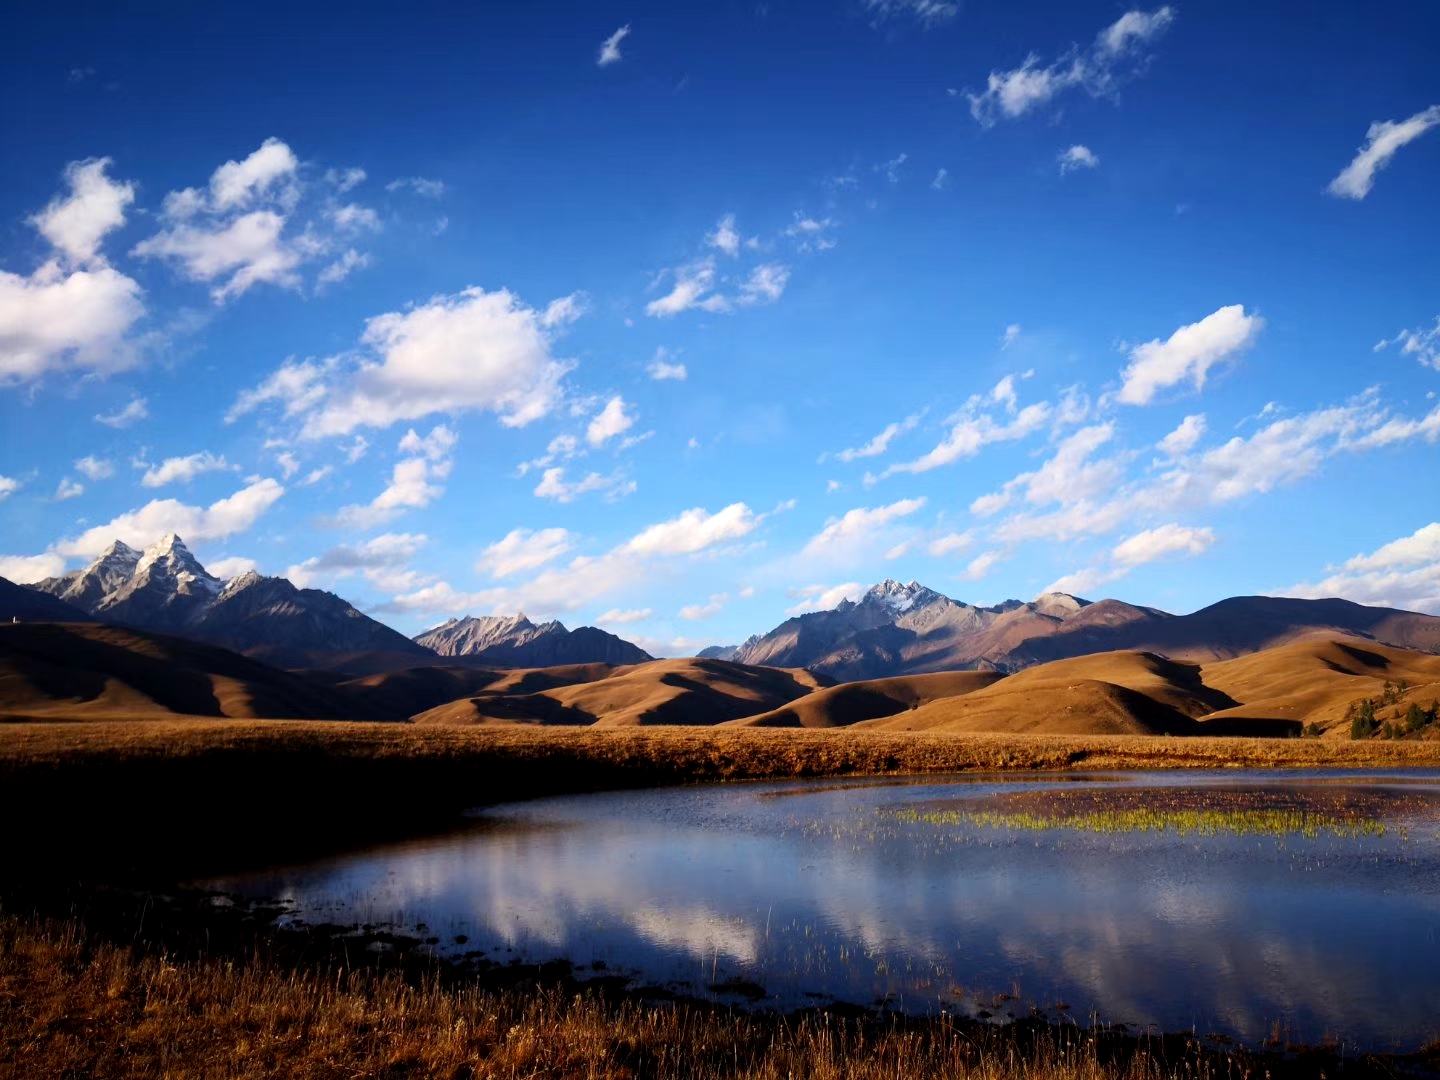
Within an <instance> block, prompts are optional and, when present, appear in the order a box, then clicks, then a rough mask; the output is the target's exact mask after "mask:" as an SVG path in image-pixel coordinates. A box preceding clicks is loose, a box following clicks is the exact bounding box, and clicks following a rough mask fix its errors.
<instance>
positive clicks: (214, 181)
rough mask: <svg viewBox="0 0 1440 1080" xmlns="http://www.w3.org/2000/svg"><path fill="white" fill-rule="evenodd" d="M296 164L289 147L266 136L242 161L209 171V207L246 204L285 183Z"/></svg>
mask: <svg viewBox="0 0 1440 1080" xmlns="http://www.w3.org/2000/svg"><path fill="white" fill-rule="evenodd" d="M299 167H300V162H299V159H297V158H296V157H295V153H294V151H292V150H291V149H290V147H289V146H287V145H286V144H285V143H283V142H281V141H280V140H279V139H276V138H269V139H266V140H265V141H264V142H263V143H261V144H260V148H259V149H258V150H256V151H255V152H254V153H252V154H251V155H250V156H249V157H247V158H246V159H245V160H244V161H227V162H226V163H225V164H224V165H221V166H220V167H219V168H218V169H216V170H215V172H214V173H212V174H211V176H210V206H211V207H212V208H213V209H215V210H233V209H236V208H239V207H244V206H249V205H250V204H251V203H252V202H254V201H255V200H256V199H257V198H259V197H260V196H263V195H267V194H270V193H271V192H272V191H274V190H275V189H276V188H277V187H286V186H288V185H289V184H290V183H291V182H292V181H293V179H294V177H295V172H296V170H297V169H298V168H299ZM284 198H285V199H287V200H288V199H290V198H291V196H284ZM186 201H187V202H188V200H186Z"/></svg>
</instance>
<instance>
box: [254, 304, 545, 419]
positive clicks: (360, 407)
mask: <svg viewBox="0 0 1440 1080" xmlns="http://www.w3.org/2000/svg"><path fill="white" fill-rule="evenodd" d="M543 319H544V315H543V313H542V312H540V311H537V310H536V309H534V308H531V307H527V306H526V305H525V304H523V303H521V302H520V301H519V299H517V298H516V297H515V295H514V294H513V293H511V292H509V291H507V290H504V289H502V290H500V291H498V292H486V291H485V290H484V289H479V288H469V289H465V290H463V291H462V292H459V293H455V294H453V295H450V296H437V297H434V298H432V299H431V300H429V301H428V302H426V303H424V304H421V305H419V306H418V307H412V308H410V309H408V310H406V311H403V312H389V313H387V314H384V315H377V316H375V317H374V318H372V319H370V320H368V321H367V322H366V324H365V332H364V334H363V335H362V336H361V339H360V340H361V344H362V345H363V346H365V347H367V348H368V349H369V350H370V353H369V354H368V355H364V356H362V357H361V358H360V359H359V360H358V361H356V362H355V363H353V364H352V365H348V366H347V365H344V364H342V363H341V362H340V361H329V362H326V363H324V364H316V363H312V362H305V363H299V364H297V363H290V364H287V365H285V366H284V367H282V368H281V369H280V370H279V371H277V372H276V373H275V374H273V375H271V376H270V377H269V378H268V379H266V380H265V382H263V383H261V384H260V386H259V387H257V388H256V389H254V390H251V391H247V392H246V393H244V394H241V395H240V397H239V399H237V401H236V403H235V405H234V406H233V407H232V408H231V410H230V412H229V414H228V416H227V418H228V419H234V418H235V417H237V416H240V415H243V414H244V413H246V412H248V411H250V410H251V409H254V408H256V407H257V406H259V405H261V404H266V403H271V402H276V403H283V405H284V411H285V415H287V416H294V415H299V414H305V417H306V419H305V424H304V427H303V430H302V434H303V435H305V436H306V437H310V438H319V437H324V436H329V435H345V434H348V433H350V432H352V431H354V430H355V429H356V428H358V427H381V428H383V427H388V426H389V425H391V424H393V423H395V422H397V421H400V420H418V419H420V418H421V417H424V416H428V415H431V414H433V413H450V414H455V413H460V412H466V411H489V412H494V413H496V414H498V415H499V417H500V422H501V423H502V424H504V425H505V426H507V427H521V426H523V425H525V424H528V423H531V422H532V421H534V420H538V419H539V418H540V417H542V416H545V415H546V414H547V413H549V412H550V411H551V410H552V409H554V408H555V407H556V406H557V405H558V404H559V401H560V397H561V389H560V382H561V379H562V378H563V377H564V375H565V373H566V371H567V370H569V368H568V365H567V364H565V363H564V362H562V361H559V360H556V359H555V358H554V357H553V356H552V355H551V351H550V350H551V337H550V335H549V334H548V333H547V332H546V328H545V326H544V323H543Z"/></svg>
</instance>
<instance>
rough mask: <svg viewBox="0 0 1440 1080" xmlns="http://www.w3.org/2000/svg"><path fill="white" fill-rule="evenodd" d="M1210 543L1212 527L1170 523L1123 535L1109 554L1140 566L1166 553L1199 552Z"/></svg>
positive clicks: (1126, 564)
mask: <svg viewBox="0 0 1440 1080" xmlns="http://www.w3.org/2000/svg"><path fill="white" fill-rule="evenodd" d="M1214 543H1215V530H1214V529H1211V528H1208V527H1207V528H1201V529H1195V528H1188V527H1186V526H1183V525H1176V524H1173V523H1172V524H1169V525H1161V526H1159V527H1158V528H1154V529H1146V530H1145V531H1144V532H1138V533H1136V534H1135V535H1134V536H1131V537H1127V538H1126V539H1124V540H1122V541H1120V543H1118V544H1116V545H1115V547H1114V549H1113V550H1112V551H1111V552H1110V557H1111V558H1113V559H1114V560H1115V561H1116V562H1117V563H1119V564H1120V565H1122V566H1127V567H1129V566H1141V565H1143V564H1145V563H1151V562H1154V561H1155V560H1156V559H1163V558H1165V557H1166V556H1168V555H1187V556H1194V555H1203V554H1204V553H1205V552H1206V551H1208V550H1210V547H1211V545H1212V544H1214Z"/></svg>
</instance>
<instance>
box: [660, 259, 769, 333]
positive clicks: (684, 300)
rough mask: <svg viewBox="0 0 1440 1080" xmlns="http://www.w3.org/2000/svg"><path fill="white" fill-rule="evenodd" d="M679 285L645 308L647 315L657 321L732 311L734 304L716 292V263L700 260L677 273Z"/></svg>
mask: <svg viewBox="0 0 1440 1080" xmlns="http://www.w3.org/2000/svg"><path fill="white" fill-rule="evenodd" d="M668 273H671V274H673V275H674V278H675V285H674V287H673V288H672V289H671V290H670V291H669V292H668V293H666V294H665V295H664V296H661V297H657V298H656V299H654V300H651V301H650V302H649V303H648V304H646V305H645V314H647V315H649V316H651V317H652V318H656V319H665V318H669V317H670V316H672V315H679V314H680V313H681V312H682V311H689V310H690V309H691V308H699V309H700V310H701V311H714V312H718V311H728V310H730V301H729V300H727V299H726V298H725V297H724V296H722V295H721V294H720V293H717V292H714V291H713V290H714V288H715V260H714V259H709V258H706V259H700V260H698V261H696V262H693V263H689V264H688V265H685V266H677V267H676V268H675V269H674V270H673V271H668ZM782 287H783V286H782Z"/></svg>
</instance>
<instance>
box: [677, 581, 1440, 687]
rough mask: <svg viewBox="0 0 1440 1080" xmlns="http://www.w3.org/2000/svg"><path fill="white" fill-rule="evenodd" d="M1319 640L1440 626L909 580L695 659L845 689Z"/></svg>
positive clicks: (1373, 612)
mask: <svg viewBox="0 0 1440 1080" xmlns="http://www.w3.org/2000/svg"><path fill="white" fill-rule="evenodd" d="M1321 632H1323V633H1329V634H1334V633H1339V634H1346V635H1354V636H1360V637H1367V638H1371V639H1373V640H1375V641H1378V642H1381V643H1383V644H1388V645H1394V646H1397V647H1399V648H1406V649H1418V650H1420V651H1423V652H1437V651H1440V618H1435V617H1433V616H1430V615H1420V614H1416V613H1414V612H1408V611H1396V610H1393V609H1390V608H1372V607H1363V606H1361V605H1359V604H1352V603H1350V602H1349V601H1348V600H1292V599H1285V598H1280V597H1268V596H1242V597H1233V598H1231V599H1229V600H1222V601H1220V602H1219V603H1218V604H1213V605H1211V606H1210V607H1207V608H1204V609H1202V610H1200V611H1197V612H1194V613H1193V614H1190V615H1171V614H1169V613H1167V612H1164V611H1160V610H1158V609H1157V608H1149V607H1136V606H1135V605H1133V604H1126V603H1124V602H1123V601H1120V600H1101V601H1099V602H1095V603H1092V602H1091V601H1089V600H1082V599H1081V598H1079V597H1077V596H1071V595H1070V594H1068V593H1058V592H1056V593H1046V594H1044V595H1043V596H1040V597H1038V598H1037V599H1035V600H1033V601H1031V602H1030V603H1028V604H1027V603H1022V602H1021V601H1019V600H1006V601H1005V602H1004V603H1001V604H996V605H994V606H993V607H975V606H973V605H971V604H966V603H963V602H961V601H958V600H952V599H950V598H949V597H948V596H944V595H942V594H940V593H938V592H936V591H934V590H933V589H928V588H926V587H925V586H923V585H920V584H918V583H917V582H914V581H912V582H910V583H909V584H908V585H907V584H901V583H900V582H898V581H890V580H886V581H883V582H881V583H880V584H879V585H876V586H874V587H872V588H871V589H869V590H868V591H867V592H866V593H865V594H864V596H862V597H861V598H860V599H859V600H858V601H850V600H845V601H842V602H841V603H840V605H839V606H838V607H836V608H834V609H832V610H830V611H814V612H809V613H807V614H804V615H799V616H796V617H795V618H792V619H787V620H786V621H785V622H783V623H781V624H780V625H779V626H777V627H776V628H775V629H774V630H771V631H770V632H769V633H767V634H759V635H756V636H754V637H751V638H749V639H748V640H747V641H745V642H744V643H743V644H741V645H734V646H712V647H711V648H709V649H706V650H704V651H703V652H702V653H701V654H700V655H701V656H702V657H707V658H713V659H720V660H733V661H735V662H737V663H741V664H752V665H757V664H758V665H765V666H770V667H804V668H808V669H810V670H811V671H815V672H819V673H822V674H825V675H828V676H830V677H832V678H834V679H837V680H840V681H842V682H843V681H854V680H859V679H879V678H887V677H890V676H895V675H915V674H922V673H926V672H934V671H957V670H981V671H984V670H995V671H1018V670H1021V669H1023V668H1027V667H1031V666H1033V665H1035V664H1041V663H1046V662H1048V661H1051V660H1060V659H1064V658H1068V657H1074V656H1083V655H1087V654H1090V653H1098V652H1109V651H1113V650H1116V649H1135V650H1145V651H1150V652H1155V653H1160V654H1163V655H1166V656H1170V657H1173V658H1176V659H1184V660H1194V661H1206V660H1223V659H1228V658H1230V657H1235V656H1241V655H1243V654H1246V653H1251V652H1257V651H1259V650H1261V649H1267V648H1271V647H1273V646H1276V645H1281V644H1284V643H1286V642H1289V641H1294V640H1296V639H1298V638H1301V637H1304V636H1307V635H1311V634H1315V633H1321Z"/></svg>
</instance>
